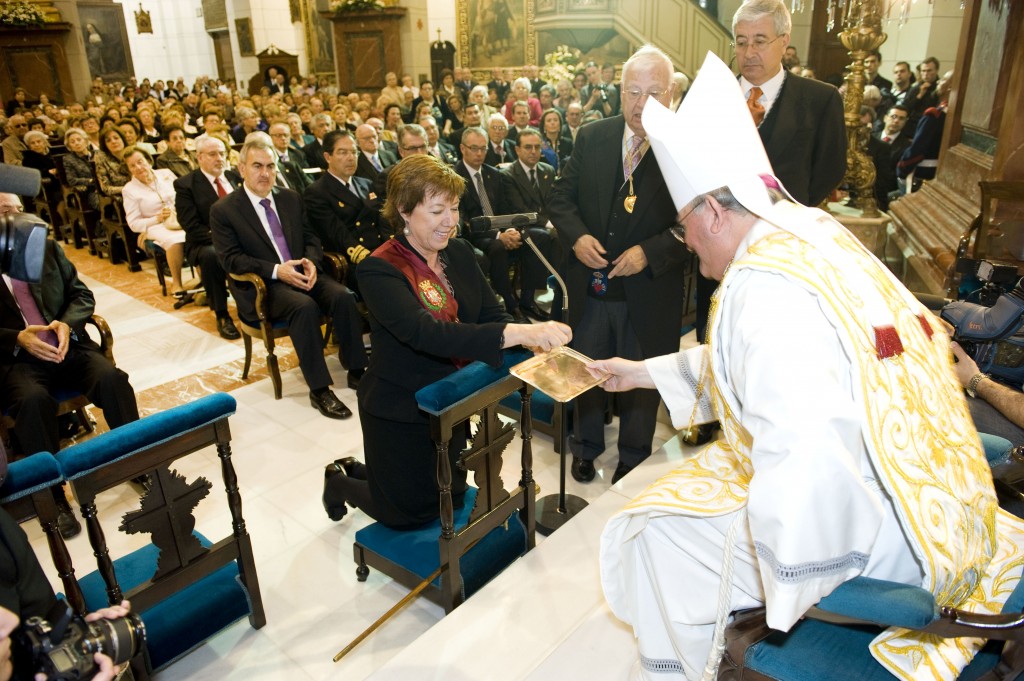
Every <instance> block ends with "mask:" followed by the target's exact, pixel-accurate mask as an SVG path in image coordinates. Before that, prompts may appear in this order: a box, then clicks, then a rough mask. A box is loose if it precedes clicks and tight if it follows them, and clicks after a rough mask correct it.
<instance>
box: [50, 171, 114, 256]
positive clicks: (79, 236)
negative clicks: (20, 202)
mask: <svg viewBox="0 0 1024 681" xmlns="http://www.w3.org/2000/svg"><path fill="white" fill-rule="evenodd" d="M53 162H54V165H55V166H56V167H57V178H58V179H59V180H60V192H61V195H62V196H63V199H64V214H65V216H66V217H67V221H66V222H65V223H64V226H63V227H62V238H63V240H64V243H71V244H73V245H74V247H75V248H82V246H85V245H88V246H89V253H91V254H92V255H99V256H100V257H106V256H105V254H106V244H105V243H99V234H98V227H99V220H100V214H99V211H97V210H94V209H93V208H90V207H89V203H88V201H87V199H86V196H85V192H80V191H77V190H75V189H73V188H72V187H70V186H69V185H68V175H67V171H66V170H65V168H64V156H63V155H60V156H55V157H54V159H53Z"/></svg>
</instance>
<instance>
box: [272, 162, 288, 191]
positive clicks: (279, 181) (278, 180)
mask: <svg viewBox="0 0 1024 681" xmlns="http://www.w3.org/2000/svg"><path fill="white" fill-rule="evenodd" d="M274 184H276V185H277V186H278V187H284V188H285V189H288V181H287V180H285V179H284V173H283V172H281V168H280V167H279V168H278V169H277V173H276V174H275V176H274Z"/></svg>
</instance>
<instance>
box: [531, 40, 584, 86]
mask: <svg viewBox="0 0 1024 681" xmlns="http://www.w3.org/2000/svg"><path fill="white" fill-rule="evenodd" d="M582 58H583V54H582V53H581V52H580V51H579V50H577V49H576V48H575V47H569V46H568V45H559V46H558V47H556V48H555V51H554V52H549V53H548V54H546V55H544V66H542V67H541V69H540V77H541V78H542V79H543V80H545V81H547V82H548V83H552V84H554V83H557V82H558V81H560V80H568V81H570V82H572V77H573V76H574V75H576V69H577V68H578V67H579V64H580V60H581V59H582Z"/></svg>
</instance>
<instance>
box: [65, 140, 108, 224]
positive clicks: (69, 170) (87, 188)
mask: <svg viewBox="0 0 1024 681" xmlns="http://www.w3.org/2000/svg"><path fill="white" fill-rule="evenodd" d="M64 146H66V147H67V149H68V153H66V154H64V159H63V160H64V174H65V175H66V177H67V181H68V185H70V187H71V188H72V189H74V190H75V191H78V192H83V193H84V195H85V204H86V205H84V206H82V207H83V208H86V207H88V208H92V209H94V210H95V209H97V208H99V205H100V204H99V196H98V195H97V194H96V178H95V177H94V176H93V169H92V156H93V154H92V151H91V150H90V148H89V138H88V136H87V135H86V134H85V131H84V130H82V129H81V128H68V131H67V132H66V133H64Z"/></svg>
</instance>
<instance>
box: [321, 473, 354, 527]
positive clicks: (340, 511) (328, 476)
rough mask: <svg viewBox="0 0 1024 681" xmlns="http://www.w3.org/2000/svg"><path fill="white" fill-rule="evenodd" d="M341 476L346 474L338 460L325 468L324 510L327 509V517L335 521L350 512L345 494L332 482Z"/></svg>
mask: <svg viewBox="0 0 1024 681" xmlns="http://www.w3.org/2000/svg"><path fill="white" fill-rule="evenodd" d="M339 476H341V477H344V476H345V471H344V470H343V468H342V466H341V465H339V464H338V462H337V461H335V462H334V463H329V464H327V467H326V468H325V469H324V495H323V504H324V510H325V511H327V517H328V518H330V519H331V520H333V521H334V522H338V521H339V520H341V519H342V518H344V517H345V514H346V513H348V507H347V506H345V495H344V494H342V493H341V490H340V489H339V488H338V486H337V485H335V484H332V483H333V482H334V480H335V479H337V478H338V477H339Z"/></svg>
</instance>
